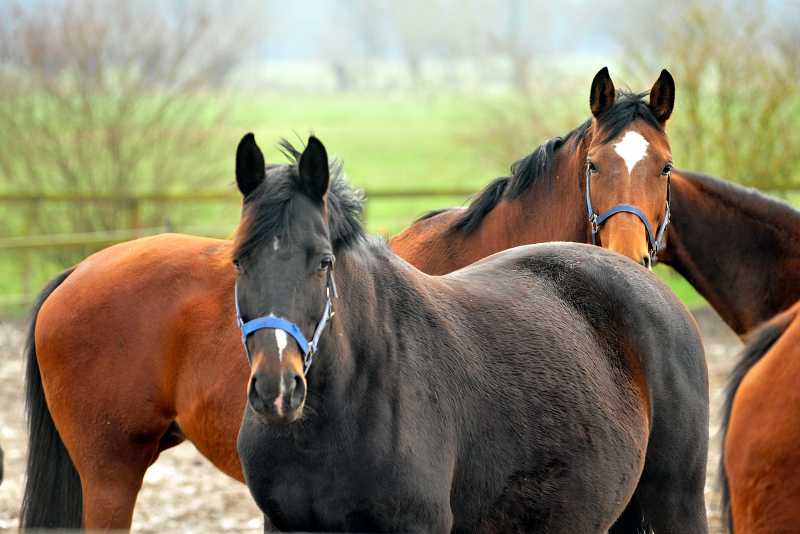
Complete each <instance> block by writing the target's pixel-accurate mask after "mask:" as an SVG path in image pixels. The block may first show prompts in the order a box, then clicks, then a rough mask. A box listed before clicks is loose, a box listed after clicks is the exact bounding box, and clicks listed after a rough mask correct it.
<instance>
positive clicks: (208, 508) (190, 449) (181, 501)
mask: <svg viewBox="0 0 800 534" xmlns="http://www.w3.org/2000/svg"><path fill="white" fill-rule="evenodd" d="M695 318H696V319H697V322H698V325H699V326H700V330H701V332H702V334H703V341H704V343H705V348H706V356H707V358H708V365H709V375H710V386H711V392H710V393H711V429H710V434H711V438H710V439H711V446H710V450H709V466H708V467H709V469H708V479H707V480H708V482H707V484H706V501H707V507H708V512H709V523H710V526H711V532H712V534H716V533H721V532H722V531H721V528H720V524H719V505H718V496H717V490H716V482H715V481H716V473H717V462H718V461H719V442H718V439H717V436H716V435H717V431H718V428H719V406H720V403H721V399H722V389H723V388H724V386H725V381H726V377H727V374H728V372H729V371H730V369H731V367H732V365H733V363H734V361H735V359H736V354H737V353H738V351H739V350H740V349H741V343H740V342H739V339H738V338H737V337H736V336H735V335H734V334H733V332H731V330H730V329H728V327H727V326H725V325H724V324H723V323H722V322H721V321H720V320H719V318H718V317H717V315H716V313H714V312H713V311H712V310H710V309H702V310H697V311H695ZM23 344H24V324H23V322H22V321H19V320H11V321H2V322H0V444H2V447H3V449H4V451H5V478H4V480H3V483H2V485H0V530H6V529H16V527H17V526H18V522H19V506H20V501H21V498H22V487H23V482H24V471H25V454H26V433H25V426H24V423H23V403H22V387H23V385H22V378H23V371H22V370H23V365H22V346H23ZM262 528H263V526H262V518H261V514H260V512H259V510H258V508H257V507H256V506H255V504H254V503H253V501H252V499H251V497H250V494H249V492H248V491H247V488H246V487H245V486H244V485H242V484H240V483H238V482H236V481H234V480H233V479H231V478H228V477H227V476H225V475H223V474H222V473H221V472H220V471H218V470H216V469H215V468H214V467H213V466H212V465H211V464H210V463H209V462H208V461H207V460H206V459H205V458H204V457H203V456H201V455H200V453H198V452H197V450H196V449H195V448H194V446H193V445H192V444H190V443H188V442H187V443H183V444H181V445H179V446H178V447H175V448H173V449H170V450H168V451H166V452H165V453H163V454H162V455H161V457H160V458H159V460H158V461H157V462H156V463H155V464H154V465H153V466H152V467H151V468H150V469H149V470H148V472H147V475H146V476H145V481H144V487H143V488H142V491H141V493H140V494H139V500H138V502H137V504H136V511H135V513H134V518H133V531H134V532H142V533H151V532H152V533H156V532H162V533H183V532H186V533H190V532H191V533H198V534H200V533H211V532H230V533H256V532H261V531H262Z"/></svg>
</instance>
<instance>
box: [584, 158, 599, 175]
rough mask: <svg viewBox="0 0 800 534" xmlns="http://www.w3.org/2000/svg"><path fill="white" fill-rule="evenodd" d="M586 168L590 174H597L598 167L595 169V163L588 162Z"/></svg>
mask: <svg viewBox="0 0 800 534" xmlns="http://www.w3.org/2000/svg"><path fill="white" fill-rule="evenodd" d="M586 167H587V168H588V169H589V172H591V173H595V172H597V167H595V166H594V163H592V162H591V161H587V162H586Z"/></svg>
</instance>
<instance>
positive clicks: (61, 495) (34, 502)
mask: <svg viewBox="0 0 800 534" xmlns="http://www.w3.org/2000/svg"><path fill="white" fill-rule="evenodd" d="M73 270H75V267H71V268H70V269H67V270H66V271H64V272H63V273H61V274H59V275H58V276H56V277H55V278H53V279H52V280H50V282H49V283H48V284H47V285H46V286H45V287H44V289H43V290H42V292H41V293H39V296H38V297H37V298H36V301H35V302H34V304H33V308H31V313H30V324H29V326H28V337H27V340H26V342H25V357H26V362H25V408H26V412H27V418H28V468H27V476H26V480H25V491H24V493H23V496H22V508H21V510H20V518H19V526H20V530H25V529H45V528H47V529H50V528H70V529H77V528H80V527H81V523H82V519H83V495H82V493H81V491H82V490H81V479H80V476H79V475H78V471H77V470H76V469H75V465H74V464H73V463H72V459H71V458H70V456H69V453H68V452H67V449H66V447H65V446H64V442H63V441H61V436H60V435H59V434H58V430H57V429H56V426H55V424H54V423H53V418H52V416H51V415H50V409H49V408H48V406H47V402H46V401H45V398H44V388H43V387H42V375H41V374H40V372H39V362H38V360H37V359H36V345H35V343H34V334H35V330H36V319H37V317H38V316H39V310H40V309H41V307H42V305H43V304H44V302H45V300H47V297H49V296H50V294H51V293H52V292H53V291H55V289H56V288H57V287H58V286H60V285H61V284H62V283H63V282H64V280H66V278H67V277H68V276H69V275H70V274H71V273H72V271H73Z"/></svg>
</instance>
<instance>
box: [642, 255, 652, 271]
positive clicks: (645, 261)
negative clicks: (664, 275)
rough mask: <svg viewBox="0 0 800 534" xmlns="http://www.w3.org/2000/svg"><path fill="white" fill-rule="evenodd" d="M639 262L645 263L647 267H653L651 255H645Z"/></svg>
mask: <svg viewBox="0 0 800 534" xmlns="http://www.w3.org/2000/svg"><path fill="white" fill-rule="evenodd" d="M639 263H640V264H641V265H643V266H644V267H645V268H646V269H650V268H651V267H652V265H651V263H650V256H645V257H643V258H642V261H640V262H639Z"/></svg>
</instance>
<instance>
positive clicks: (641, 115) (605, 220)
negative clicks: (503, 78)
mask: <svg viewBox="0 0 800 534" xmlns="http://www.w3.org/2000/svg"><path fill="white" fill-rule="evenodd" d="M646 94H647V93H643V94H641V95H637V94H631V93H624V92H620V93H619V94H618V93H617V91H616V90H615V88H614V84H613V83H612V82H611V78H610V77H609V75H608V69H607V68H603V69H602V70H601V71H600V72H598V73H597V75H596V76H595V78H594V80H593V81H592V90H591V95H590V97H589V105H590V108H591V110H592V115H593V135H592V136H591V142H590V143H589V146H588V147H587V153H586V204H587V209H588V211H589V217H590V220H591V225H592V233H593V236H592V237H593V239H594V240H595V242H596V243H597V244H599V245H602V246H603V247H605V248H607V249H610V250H613V251H615V252H619V253H620V254H623V255H624V256H627V257H629V258H631V259H632V260H634V261H636V262H637V263H640V264H642V265H644V266H645V267H648V268H649V267H650V266H651V264H652V261H653V260H654V259H655V258H654V257H655V254H656V252H658V248H659V243H658V242H659V240H660V239H661V238H662V234H663V232H664V229H665V228H666V225H667V223H668V221H669V180H670V171H671V169H672V152H671V149H670V146H669V140H668V139H667V135H666V133H665V127H666V124H667V120H668V119H669V117H670V115H671V114H672V108H673V105H674V103H675V82H674V81H673V79H672V76H671V75H670V74H669V72H667V71H666V70H663V71H661V76H659V78H658V80H657V81H656V83H655V85H653V88H652V89H651V90H650V99H649V102H645V101H644V100H643V96H644V95H646Z"/></svg>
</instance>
